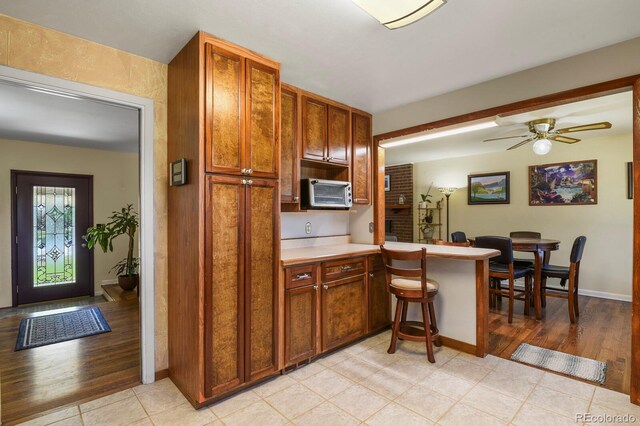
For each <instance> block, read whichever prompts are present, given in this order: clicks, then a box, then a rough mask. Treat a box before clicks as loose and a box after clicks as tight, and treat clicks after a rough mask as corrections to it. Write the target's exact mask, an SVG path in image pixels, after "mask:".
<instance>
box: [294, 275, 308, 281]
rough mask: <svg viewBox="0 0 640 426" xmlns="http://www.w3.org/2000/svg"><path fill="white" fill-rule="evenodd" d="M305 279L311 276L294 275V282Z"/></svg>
mask: <svg viewBox="0 0 640 426" xmlns="http://www.w3.org/2000/svg"><path fill="white" fill-rule="evenodd" d="M307 278H311V275H309V274H298V275H296V277H295V278H294V280H306V279H307Z"/></svg>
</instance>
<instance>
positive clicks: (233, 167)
mask: <svg viewBox="0 0 640 426" xmlns="http://www.w3.org/2000/svg"><path fill="white" fill-rule="evenodd" d="M244 66H245V61H244V59H243V58H242V57H241V56H238V55H236V54H234V53H231V52H228V51H225V50H224V49H221V48H219V47H215V46H213V45H211V44H207V45H206V71H205V73H206V74H205V154H206V171H207V172H212V173H226V174H240V171H241V169H242V168H244V163H245V160H244V155H245V153H244V143H243V142H244V141H243V139H244V135H243V132H244ZM185 143H186V141H185Z"/></svg>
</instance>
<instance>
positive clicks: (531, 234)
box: [509, 231, 542, 268]
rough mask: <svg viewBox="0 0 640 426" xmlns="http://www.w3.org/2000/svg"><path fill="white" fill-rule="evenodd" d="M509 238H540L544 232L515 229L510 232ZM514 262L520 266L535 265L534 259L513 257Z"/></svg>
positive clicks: (530, 266) (531, 266)
mask: <svg viewBox="0 0 640 426" xmlns="http://www.w3.org/2000/svg"><path fill="white" fill-rule="evenodd" d="M509 238H534V239H537V240H539V239H540V238H542V234H541V233H540V232H535V231H513V232H510V233H509ZM513 263H514V265H516V266H520V267H525V266H527V267H529V268H533V266H534V261H533V259H513Z"/></svg>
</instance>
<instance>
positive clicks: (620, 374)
mask: <svg viewBox="0 0 640 426" xmlns="http://www.w3.org/2000/svg"><path fill="white" fill-rule="evenodd" d="M507 308H508V301H507V300H506V299H503V301H502V306H499V307H498V308H497V309H491V311H490V313H489V333H490V335H489V353H491V354H492V355H496V356H499V357H502V358H506V359H509V357H510V356H511V354H512V353H513V352H514V351H515V350H516V348H517V347H518V346H519V345H520V343H529V344H531V345H536V346H540V347H543V348H546V349H552V350H556V351H560V352H564V353H568V354H572V355H578V356H582V357H585V358H591V359H596V360H598V361H603V362H606V363H607V380H606V383H605V384H604V387H605V388H607V389H611V390H615V391H618V392H623V393H626V394H629V386H630V380H631V364H630V363H631V303H630V302H621V301H617V300H608V299H600V298H595V297H586V296H580V317H579V319H578V320H577V322H576V324H573V325H572V324H571V323H570V322H569V314H568V310H567V309H568V308H567V301H566V300H562V299H555V298H547V307H546V308H545V309H544V312H545V316H544V317H543V319H542V321H536V320H535V318H534V317H533V316H530V317H525V316H524V315H523V312H522V311H523V303H522V302H517V301H516V304H515V309H514V316H513V323H512V324H508V323H507Z"/></svg>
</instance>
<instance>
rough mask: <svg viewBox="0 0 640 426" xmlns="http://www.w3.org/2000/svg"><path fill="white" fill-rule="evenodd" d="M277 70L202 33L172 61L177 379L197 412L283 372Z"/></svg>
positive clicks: (173, 367) (171, 326)
mask: <svg viewBox="0 0 640 426" xmlns="http://www.w3.org/2000/svg"><path fill="white" fill-rule="evenodd" d="M279 68H280V65H279V64H278V63H277V62H275V61H272V60H270V59H268V58H266V57H263V56H261V55H258V54H256V53H254V52H251V51H249V50H247V49H244V48H242V47H239V46H236V45H233V44H231V43H228V42H225V41H222V40H219V39H216V38H214V37H212V36H210V35H208V34H205V33H203V32H199V33H197V34H196V35H195V37H193V39H191V41H189V43H188V44H187V45H186V46H185V47H184V48H183V49H182V50H181V51H180V52H179V53H178V54H177V55H176V57H175V58H174V59H173V60H172V61H171V63H170V64H169V70H168V109H167V120H168V126H167V129H168V130H167V131H168V143H167V158H168V160H169V161H175V160H178V159H185V160H186V163H187V165H188V167H187V170H186V173H187V179H186V180H187V183H186V185H180V186H171V187H169V188H168V250H169V252H168V256H169V257H170V259H171V262H170V263H169V270H168V275H169V277H168V281H169V282H168V316H169V321H168V347H169V357H168V358H169V376H170V377H171V379H172V380H173V382H174V383H176V385H177V386H178V388H179V389H180V390H181V391H182V392H183V393H184V395H185V396H186V397H187V399H188V400H189V401H190V402H191V404H193V405H194V406H199V405H202V404H206V403H209V402H212V401H215V400H218V399H220V398H224V397H226V396H228V395H230V394H231V393H233V392H235V391H237V390H239V389H242V388H244V387H246V386H247V385H250V384H252V383H255V382H257V381H259V380H261V379H263V378H264V377H266V376H269V375H273V374H275V373H276V372H277V371H279V370H280V369H281V368H282V365H281V364H282V363H281V360H280V359H279V357H278V355H279V353H280V351H279V347H280V344H281V340H280V339H281V337H280V333H279V331H280V329H281V321H280V310H282V309H283V308H282V306H281V303H282V293H281V292H280V288H279V286H278V283H279V272H280V269H279V265H280V194H279V182H278V178H279V164H280V145H279V140H280V76H279Z"/></svg>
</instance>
